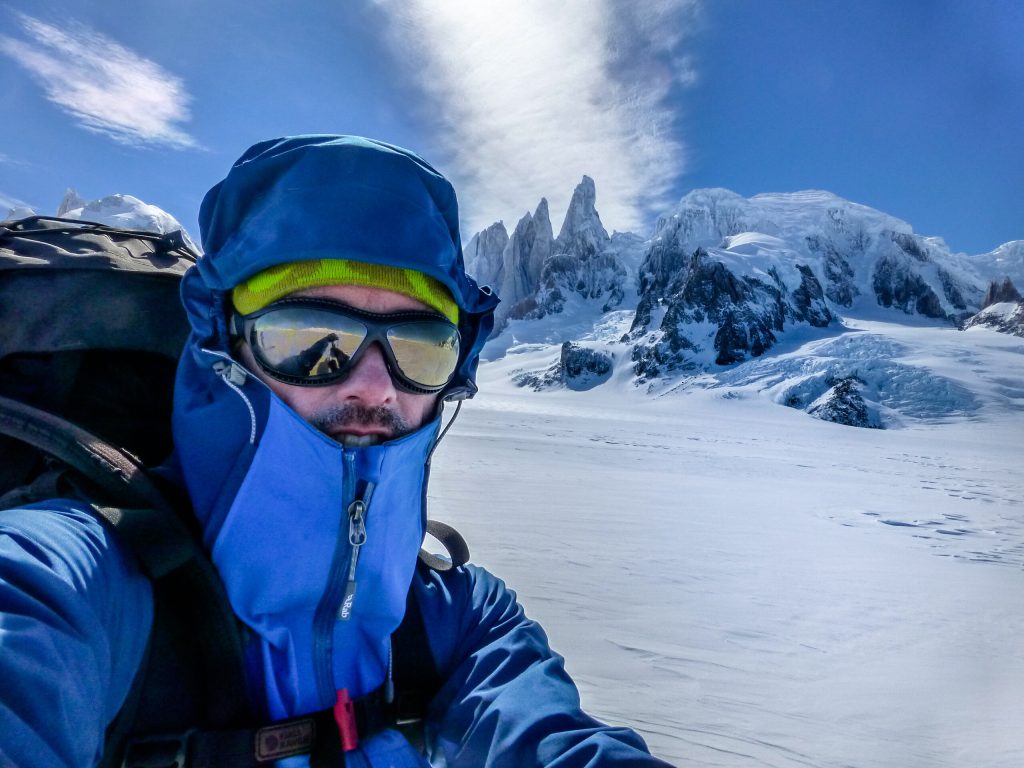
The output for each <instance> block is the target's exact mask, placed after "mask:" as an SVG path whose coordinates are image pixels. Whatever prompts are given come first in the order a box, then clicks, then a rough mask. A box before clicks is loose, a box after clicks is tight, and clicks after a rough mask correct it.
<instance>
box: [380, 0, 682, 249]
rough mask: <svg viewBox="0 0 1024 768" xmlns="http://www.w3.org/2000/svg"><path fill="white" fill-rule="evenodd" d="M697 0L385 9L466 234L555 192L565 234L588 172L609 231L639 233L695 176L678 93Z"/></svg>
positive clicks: (404, 2) (385, 4)
mask: <svg viewBox="0 0 1024 768" xmlns="http://www.w3.org/2000/svg"><path fill="white" fill-rule="evenodd" d="M698 2H699V0H660V1H659V0H650V1H649V2H644V3H622V2H616V1H615V0H573V1H570V2H564V3H549V2H544V1H543V0H508V2H479V1H478V0H459V1H455V0H447V1H446V2H444V3H435V2H431V0H377V3H378V5H379V6H381V7H382V8H383V9H385V10H386V11H387V13H388V15H389V17H390V19H391V20H392V23H391V25H390V27H391V33H392V36H393V37H392V40H393V42H394V44H395V45H396V47H398V49H399V51H400V55H401V56H402V58H403V59H404V60H405V61H407V62H408V64H409V69H410V73H411V74H412V76H415V77H416V78H417V79H418V82H419V83H420V85H421V86H422V87H423V88H424V89H425V90H426V92H427V93H428V95H429V96H430V98H431V101H432V102H433V107H434V109H435V111H434V117H435V119H437V120H438V121H439V125H438V126H437V127H438V128H439V129H440V130H439V132H438V139H437V141H438V142H439V143H440V144H441V153H442V155H443V157H442V159H443V161H444V162H445V167H446V169H447V170H448V171H449V173H450V174H451V175H452V177H453V180H454V181H455V182H456V183H457V187H458V191H459V197H460V200H461V201H462V203H463V210H464V219H465V221H464V225H465V226H466V229H467V230H469V231H473V230H475V229H479V228H481V227H482V226H485V225H487V224H489V223H490V222H491V221H493V220H494V219H495V218H506V223H509V218H511V219H512V220H511V224H513V225H514V223H515V219H517V218H518V217H519V216H520V215H521V214H522V213H523V211H524V210H525V209H526V208H527V207H532V206H533V205H535V204H536V203H537V201H538V200H539V199H540V197H541V196H547V197H548V200H549V203H550V205H551V213H552V218H553V221H552V223H553V224H554V226H555V228H556V231H557V228H558V226H559V224H560V221H561V219H560V217H561V215H562V213H563V212H564V210H565V208H566V206H567V205H568V202H569V196H570V195H571V193H572V190H573V188H574V186H575V185H576V184H577V183H578V182H579V180H580V178H581V177H582V176H583V174H587V175H589V176H591V177H593V178H594V180H595V181H596V183H597V192H598V208H599V210H600V211H601V216H602V218H603V219H604V221H605V223H606V225H608V226H609V227H610V228H612V227H614V228H616V229H620V230H626V229H634V230H636V229H638V228H640V227H641V226H642V225H643V224H645V223H647V222H648V220H649V214H650V212H651V211H652V210H653V209H657V208H659V207H660V206H663V205H664V204H665V202H666V200H665V198H666V195H667V194H668V192H669V191H670V189H671V187H672V184H673V182H674V181H675V180H676V179H677V178H678V177H679V175H680V174H681V173H682V172H683V170H684V169H685V167H686V151H685V147H684V146H683V143H682V141H681V140H680V139H679V138H677V137H678V128H679V125H678V120H679V117H680V109H679V104H678V100H675V101H676V103H673V98H672V97H673V96H676V95H678V93H679V89H680V88H682V87H685V86H686V85H688V84H690V83H692V82H693V81H694V79H695V73H694V68H693V66H692V64H691V62H690V61H689V60H688V59H687V58H686V56H685V53H684V51H683V46H684V43H685V41H686V36H687V35H688V34H689V33H690V32H691V31H692V28H693V26H694V22H695V19H696V16H697V14H698V12H699V5H698Z"/></svg>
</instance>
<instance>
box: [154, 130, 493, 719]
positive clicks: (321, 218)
mask: <svg viewBox="0 0 1024 768" xmlns="http://www.w3.org/2000/svg"><path fill="white" fill-rule="evenodd" d="M200 227H201V231H202V238H203V246H204V250H205V255H204V256H203V257H202V258H201V259H200V260H199V263H198V265H197V266H196V267H194V268H193V269H191V270H190V271H189V272H188V273H187V274H186V276H185V278H184V280H183V283H182V298H183V302H184V304H185V308H186V311H187V313H188V316H189V319H190V322H191V324H192V334H191V337H190V339H189V342H188V345H187V347H186V349H185V351H184V354H183V355H182V358H181V362H180V365H179V369H178V378H177V384H176V390H175V403H174V437H175V444H176V451H177V459H178V463H179V465H180V467H181V471H182V475H183V477H184V481H185V484H186V486H187V488H188V491H189V494H190V496H191V499H192V503H193V506H194V509H195V514H196V516H197V517H198V519H199V522H200V524H201V527H202V531H203V537H204V542H205V544H206V546H207V548H208V549H209V550H210V552H211V554H212V557H213V561H214V563H215V564H216V565H217V567H218V570H219V571H220V574H221V577H222V579H223V580H224V583H225V587H226V588H227V592H228V596H229V598H230V599H231V602H232V605H233V607H234V609H235V612H236V613H237V614H238V615H239V616H240V617H241V618H242V619H243V620H244V621H245V623H246V624H247V625H248V626H249V627H251V628H252V629H253V630H254V632H255V633H256V635H257V636H258V638H259V641H258V643H256V644H254V645H253V653H252V658H251V659H250V660H251V662H252V668H253V670H254V675H255V676H256V677H257V678H258V679H259V680H260V681H261V682H262V685H263V687H264V688H265V690H266V697H267V704H268V708H269V711H270V714H271V716H273V717H275V718H280V717H285V716H291V715H296V714H302V713H305V712H309V711H312V710H316V709H321V708H324V707H328V706H330V705H332V704H333V703H334V691H335V689H338V688H347V689H348V690H349V693H350V694H351V695H353V696H359V695H362V694H365V693H368V692H370V691H372V690H373V689H375V688H376V687H378V686H379V685H380V684H381V683H382V682H383V681H384V678H385V676H386V674H387V669H388V655H389V636H390V634H391V632H392V631H393V630H394V629H395V628H396V627H397V626H398V623H399V622H400V620H401V618H402V615H403V613H404V609H405V598H406V593H407V591H408V588H409V584H410V582H411V580H412V575H413V571H414V568H415V563H416V555H417V552H418V550H419V546H420V543H421V541H422V538H423V532H424V524H425V519H426V508H425V499H426V483H427V476H428V460H429V455H430V451H431V449H432V447H433V444H434V442H435V440H436V437H437V433H438V427H439V418H435V419H434V420H433V421H431V422H429V423H428V424H426V425H424V426H423V427H421V428H420V429H419V430H418V431H416V432H414V433H412V434H409V435H406V436H404V437H402V438H400V439H397V440H392V441H389V442H386V443H384V444H382V445H379V446H372V447H368V448H343V447H342V446H341V445H339V444H338V443H336V442H334V441H333V440H331V439H329V438H328V437H326V436H325V435H323V434H321V433H320V432H318V431H316V430H315V429H314V428H312V427H311V426H310V425H308V424H307V423H306V422H305V421H304V420H303V419H302V418H301V417H299V416H298V415H297V414H296V413H295V412H294V411H292V410H291V409H290V408H289V407H288V406H287V405H285V404H284V403H283V402H282V401H281V400H280V399H279V398H278V397H277V396H276V395H274V394H273V393H272V392H271V391H270V389H269V388H268V387H266V385H264V384H263V383H262V382H261V381H259V380H258V379H257V378H256V377H254V376H251V375H244V374H243V373H242V369H241V368H240V366H239V365H238V364H234V363H233V362H232V361H231V358H230V354H229V340H228V335H227V315H226V309H225V308H226V304H227V292H228V291H229V290H230V289H231V288H233V287H234V286H235V285H237V284H238V283H239V282H241V281H242V280H244V279H245V278H247V277H249V276H250V275H252V274H254V273H256V272H259V271H261V270H263V269H266V268H267V267H269V266H272V265H274V264H280V263H284V262H288V261H297V260H304V259H311V258H347V259H355V260H359V261H365V262H371V263H379V264H387V265H390V266H396V267H404V268H411V269H415V270H418V271H420V272H424V273H426V274H429V275H431V276H432V277H434V278H436V279H437V280H440V281H441V282H442V283H444V284H445V285H446V286H448V288H449V290H451V292H452V295H453V296H454V297H455V300H456V302H457V303H458V304H459V308H460V332H461V333H462V338H463V351H462V357H461V360H460V363H459V368H458V371H457V373H456V376H455V379H454V380H453V382H452V384H451V385H450V387H449V388H448V389H447V390H446V391H445V393H443V395H444V397H446V398H449V399H454V398H459V397H466V396H471V395H472V394H473V392H475V390H476V386H475V382H474V376H475V372H476V367H477V364H478V359H479V352H480V348H481V347H482V346H483V343H484V341H486V338H487V335H488V333H489V332H490V330H491V327H492V314H493V310H494V306H495V305H496V304H497V298H496V297H494V296H493V295H491V294H490V293H489V292H487V291H485V290H482V289H480V288H478V287H477V285H476V284H475V282H474V281H473V280H472V279H471V278H470V277H468V276H467V275H466V273H465V269H464V265H463V259H462V249H461V246H460V243H459V229H458V208H457V204H456V200H455V195H454V192H453V191H452V188H451V186H450V184H449V183H448V182H447V181H446V180H445V179H444V177H442V176H441V175H440V174H439V173H437V172H436V171H435V170H434V169H433V168H431V167H430V166H429V165H427V164H426V163H424V162H423V161H422V160H420V159H419V158H417V157H416V156H415V155H413V154H411V153H409V152H407V151H405V150H402V149H398V148H396V147H392V146H389V145H386V144H381V143H378V142H373V141H369V140H366V139H360V138H353V137H342V136H303V137H295V138H287V139H278V140H273V141H267V142H263V143H261V144H257V145H256V146H254V147H252V148H251V149H250V150H249V151H248V152H246V153H245V154H244V155H243V156H242V158H241V159H240V160H239V161H238V162H237V163H236V164H235V165H234V166H233V167H232V169H231V171H230V173H229V174H228V176H227V178H226V179H225V180H224V181H222V182H221V183H220V184H218V185H217V186H215V187H214V188H213V189H211V190H210V192H209V193H208V194H207V196H206V198H205V200H204V201H203V205H202V208H201V211H200ZM356 500H361V501H362V502H364V503H365V504H366V509H367V511H366V515H365V520H366V543H365V544H364V545H363V546H361V547H360V548H359V550H358V560H357V567H356V571H355V583H356V588H355V600H354V602H353V603H352V605H351V610H350V611H349V610H347V609H346V610H342V602H343V600H344V598H345V597H346V596H347V595H346V589H350V588H349V587H348V576H349V573H350V570H351V564H352V560H353V557H354V554H353V553H354V549H355V548H354V547H353V546H352V544H351V542H350V535H349V534H350V525H351V521H352V517H351V511H352V509H354V507H353V502H354V501H356ZM345 602H346V603H347V601H345ZM341 615H344V616H346V618H345V619H344V620H342V619H340V618H339V616H341Z"/></svg>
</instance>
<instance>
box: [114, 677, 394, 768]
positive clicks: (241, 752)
mask: <svg viewBox="0 0 1024 768" xmlns="http://www.w3.org/2000/svg"><path fill="white" fill-rule="evenodd" d="M382 690H383V689H379V690H377V691H374V692H373V693H371V694H369V695H367V696H364V697H362V698H360V699H357V700H355V701H354V702H353V707H354V710H355V716H356V726H357V728H358V731H359V735H360V738H363V739H365V738H369V737H370V736H372V735H373V734H375V733H377V732H379V731H381V730H384V729H385V728H391V727H394V726H395V724H396V723H397V722H399V720H400V719H401V718H400V716H399V715H400V712H402V711H403V709H404V707H403V705H402V703H401V702H400V700H398V699H396V700H395V701H394V702H392V703H388V702H386V701H385V700H384V696H383V693H382ZM296 755H310V766H311V767H312V768H342V766H344V765H345V753H344V752H343V751H342V749H341V740H340V737H339V734H338V727H337V724H336V723H335V720H334V713H333V711H332V710H330V709H325V710H321V711H319V712H314V713H312V714H310V715H305V716H302V717H293V718H289V719H288V720H281V721H279V722H276V723H273V724H271V725H267V726H264V727H263V728H248V729H246V728H242V729H236V730H223V731H213V730H200V729H192V730H189V731H187V732H185V733H183V734H173V735H167V736H155V737H146V738H140V739H134V740H132V741H131V742H129V744H128V746H127V749H126V750H125V759H124V764H123V766H124V768H157V767H158V766H159V767H160V768H164V767H165V766H166V767H168V768H170V767H173V768H263V767H264V766H267V765H269V764H271V763H273V762H275V761H277V760H282V759H284V758H286V757H294V756H296Z"/></svg>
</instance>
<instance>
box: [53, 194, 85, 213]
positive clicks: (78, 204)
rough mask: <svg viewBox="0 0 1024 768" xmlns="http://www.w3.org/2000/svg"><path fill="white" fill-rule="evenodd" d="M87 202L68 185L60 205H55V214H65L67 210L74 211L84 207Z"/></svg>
mask: <svg viewBox="0 0 1024 768" xmlns="http://www.w3.org/2000/svg"><path fill="white" fill-rule="evenodd" d="M86 205H87V202H86V201H85V200H83V199H82V198H81V197H79V196H78V193H77V192H76V191H75V190H73V189H71V188H70V187H68V189H67V191H66V192H65V193H64V199H63V200H61V201H60V205H59V206H58V207H57V216H58V218H59V217H62V216H66V215H67V213H68V211H74V210H76V209H78V208H84V207H85V206H86Z"/></svg>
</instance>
